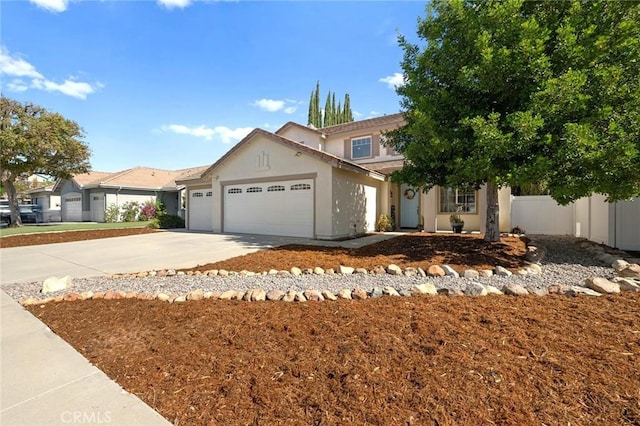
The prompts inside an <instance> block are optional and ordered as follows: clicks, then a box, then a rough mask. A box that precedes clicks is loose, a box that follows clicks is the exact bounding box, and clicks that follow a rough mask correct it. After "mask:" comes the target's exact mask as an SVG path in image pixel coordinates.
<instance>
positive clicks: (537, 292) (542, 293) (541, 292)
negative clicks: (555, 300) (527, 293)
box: [531, 287, 549, 297]
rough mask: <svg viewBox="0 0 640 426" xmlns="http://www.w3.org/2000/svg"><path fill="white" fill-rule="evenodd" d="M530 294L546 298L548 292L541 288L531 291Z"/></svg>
mask: <svg viewBox="0 0 640 426" xmlns="http://www.w3.org/2000/svg"><path fill="white" fill-rule="evenodd" d="M531 294H535V295H536V296H540V297H543V296H547V295H548V294H549V290H547V289H546V288H544V287H542V288H535V289H533V290H531Z"/></svg>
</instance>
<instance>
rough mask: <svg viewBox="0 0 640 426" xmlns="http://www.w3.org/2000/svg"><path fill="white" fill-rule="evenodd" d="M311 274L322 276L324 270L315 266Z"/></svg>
mask: <svg viewBox="0 0 640 426" xmlns="http://www.w3.org/2000/svg"><path fill="white" fill-rule="evenodd" d="M313 273H314V274H316V275H324V269H322V268H321V267H319V266H316V267H315V268H313Z"/></svg>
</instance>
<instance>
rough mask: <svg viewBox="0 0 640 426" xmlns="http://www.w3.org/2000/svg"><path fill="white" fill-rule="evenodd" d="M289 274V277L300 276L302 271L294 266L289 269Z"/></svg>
mask: <svg viewBox="0 0 640 426" xmlns="http://www.w3.org/2000/svg"><path fill="white" fill-rule="evenodd" d="M290 272H291V275H293V276H296V277H297V276H300V275H302V269H300V268H298V267H297V266H294V267H293V268H291V270H290Z"/></svg>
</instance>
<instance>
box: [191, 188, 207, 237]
mask: <svg viewBox="0 0 640 426" xmlns="http://www.w3.org/2000/svg"><path fill="white" fill-rule="evenodd" d="M212 195H213V194H212V192H211V188H204V189H194V190H191V191H189V210H188V211H187V212H188V215H189V229H190V230H192V231H211V230H213V201H212V200H213V197H212Z"/></svg>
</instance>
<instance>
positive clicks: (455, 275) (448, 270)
mask: <svg viewBox="0 0 640 426" xmlns="http://www.w3.org/2000/svg"><path fill="white" fill-rule="evenodd" d="M442 269H443V270H444V273H445V274H447V276H448V277H453V278H459V277H460V274H458V273H457V272H456V271H455V270H454V269H453V268H452V267H451V266H449V265H442Z"/></svg>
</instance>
